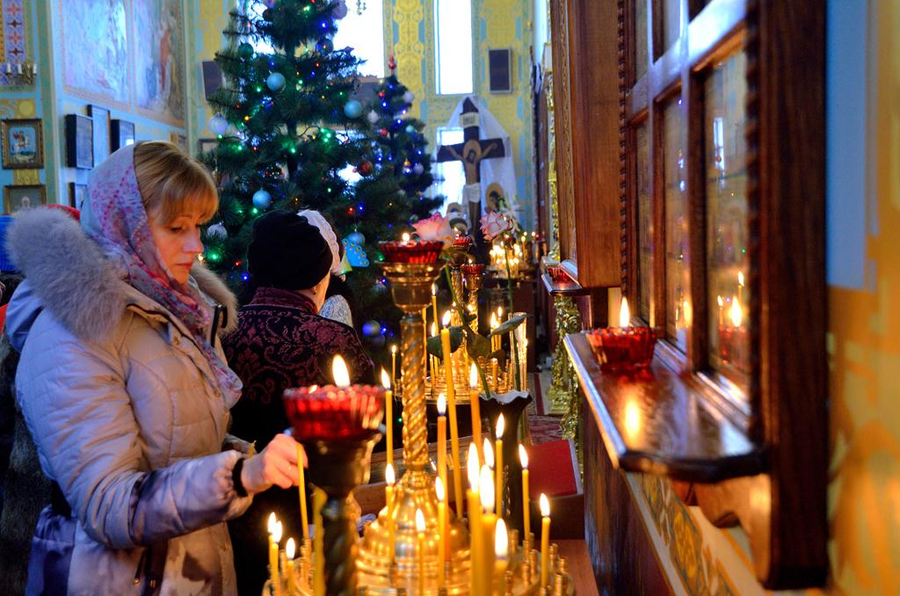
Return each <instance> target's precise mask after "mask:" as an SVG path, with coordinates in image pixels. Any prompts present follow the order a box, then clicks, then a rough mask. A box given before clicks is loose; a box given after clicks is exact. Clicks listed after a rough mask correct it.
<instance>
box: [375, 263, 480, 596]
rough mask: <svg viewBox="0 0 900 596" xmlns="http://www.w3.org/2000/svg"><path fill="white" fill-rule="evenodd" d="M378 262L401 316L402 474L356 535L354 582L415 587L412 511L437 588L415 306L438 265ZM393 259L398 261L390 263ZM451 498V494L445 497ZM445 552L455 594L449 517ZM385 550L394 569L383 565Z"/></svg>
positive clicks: (458, 585) (388, 589)
mask: <svg viewBox="0 0 900 596" xmlns="http://www.w3.org/2000/svg"><path fill="white" fill-rule="evenodd" d="M384 252H385V254H386V257H388V258H390V257H392V256H394V257H395V258H394V259H393V260H391V261H389V262H383V263H379V265H380V266H381V267H382V269H383V270H384V272H385V276H386V277H387V278H388V281H389V282H390V284H391V292H392V295H393V298H394V303H395V304H396V305H397V306H398V307H399V308H400V309H401V310H403V312H404V313H406V314H405V316H404V317H403V319H402V320H401V322H400V337H401V355H402V365H401V370H402V375H401V378H402V381H401V382H402V384H403V459H404V462H403V463H404V466H405V467H406V473H405V474H404V476H403V477H402V478H401V479H400V482H399V483H398V486H397V489H395V490H396V494H395V505H394V507H393V508H392V510H391V511H389V510H388V509H387V508H385V509H384V510H382V512H381V513H380V515H379V516H378V519H377V520H376V521H375V522H373V523H372V524H371V525H370V526H369V527H368V528H367V529H366V533H365V536H364V537H363V543H362V549H361V552H360V557H359V570H360V574H361V581H362V583H363V584H365V585H366V586H368V588H369V589H370V590H373V591H375V592H378V591H383V592H384V593H393V590H394V589H395V588H400V587H407V588H410V587H412V586H415V585H416V584H415V583H414V582H415V580H416V579H417V576H418V566H417V553H416V542H417V530H416V524H415V517H416V510H417V509H421V511H422V513H423V514H424V516H425V525H426V532H425V533H426V536H427V539H426V543H425V575H426V578H425V585H426V586H427V587H428V589H429V590H433V591H435V592H436V591H437V589H436V588H437V576H438V565H439V563H440V562H439V561H438V540H437V536H438V516H437V497H436V495H435V490H434V478H433V477H432V476H431V474H430V471H429V458H428V440H427V434H426V433H427V427H426V422H427V420H426V404H425V346H424V344H423V343H422V338H423V332H424V329H423V325H424V322H423V321H422V309H423V308H424V307H425V306H427V305H428V304H429V302H430V301H431V284H432V283H433V282H434V281H435V280H436V279H437V278H438V275H439V274H440V270H441V267H442V266H443V263H441V262H438V261H437V255H438V254H439V252H440V250H439V249H438V252H437V253H435V255H434V257H435V258H434V259H431V260H430V262H426V261H428V259H422V260H420V262H414V263H410V262H399V261H400V260H401V258H402V255H395V254H389V253H388V251H384ZM398 257H399V258H398ZM451 494H452V493H451ZM389 516H390V518H392V519H393V523H394V532H395V540H394V543H393V544H391V543H390V539H389V535H388V523H389ZM449 517H450V523H449V524H448V532H449V539H448V543H449V545H448V548H447V552H448V553H449V554H450V561H449V564H448V565H447V569H448V573H447V579H446V589H447V592H448V593H463V592H465V591H466V589H467V588H468V585H469V536H468V531H467V530H466V527H465V526H464V525H463V524H462V523H461V522H460V521H459V520H458V519H456V517H455V516H454V515H453V514H452V512H451V513H450V514H449ZM392 550H393V552H394V555H395V564H394V566H393V567H392V566H391V565H390V554H391V551H392Z"/></svg>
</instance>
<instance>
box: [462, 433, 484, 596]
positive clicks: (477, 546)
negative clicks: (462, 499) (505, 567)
mask: <svg viewBox="0 0 900 596" xmlns="http://www.w3.org/2000/svg"><path fill="white" fill-rule="evenodd" d="M467 464H468V466H467V467H468V471H469V490H467V491H466V500H467V505H468V516H469V540H470V545H469V549H470V551H471V553H470V555H469V559H470V560H471V568H472V572H471V573H470V574H469V593H470V594H479V593H480V592H478V588H479V586H480V584H479V582H478V561H479V560H480V556H481V539H482V536H481V499H480V498H479V495H478V484H479V482H480V479H479V465H478V450H477V449H475V443H470V444H469V457H468V462H467Z"/></svg>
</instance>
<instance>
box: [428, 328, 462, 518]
mask: <svg viewBox="0 0 900 596" xmlns="http://www.w3.org/2000/svg"><path fill="white" fill-rule="evenodd" d="M449 315H450V313H449V312H448V313H447V314H446V315H445V316H444V318H445V319H446V323H447V324H449V322H450V320H449V319H450V316H449ZM441 351H442V352H443V354H444V364H445V367H446V371H450V372H445V375H446V377H445V378H446V381H447V405H448V406H449V408H450V457H451V458H452V459H453V494H454V496H455V497H456V514H457V515H458V516H459V517H462V506H463V500H462V470H461V468H460V465H459V427H458V426H457V424H456V392H455V391H454V387H453V376H452V374H453V373H452V369H451V368H450V367H449V366H447V365H448V364H449V362H450V330H449V329H447V327H446V326H445V327H444V328H443V329H441ZM433 378H434V377H433Z"/></svg>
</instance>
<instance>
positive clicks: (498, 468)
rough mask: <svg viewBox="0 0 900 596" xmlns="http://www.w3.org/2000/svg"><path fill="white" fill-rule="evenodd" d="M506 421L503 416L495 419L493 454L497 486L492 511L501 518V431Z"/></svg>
mask: <svg viewBox="0 0 900 596" xmlns="http://www.w3.org/2000/svg"><path fill="white" fill-rule="evenodd" d="M505 422H506V421H505V420H504V419H503V414H500V416H499V417H498V418H497V428H496V431H497V440H496V441H495V443H494V452H495V453H496V460H497V466H496V467H495V468H494V477H495V482H496V485H497V489H496V491H495V492H496V493H497V504H496V506H495V507H494V510H495V511H496V512H497V515H498V516H499V517H503V431H505V430H506V423H505Z"/></svg>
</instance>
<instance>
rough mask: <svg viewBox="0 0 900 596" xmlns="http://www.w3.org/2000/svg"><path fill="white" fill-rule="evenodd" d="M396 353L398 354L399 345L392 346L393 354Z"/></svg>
mask: <svg viewBox="0 0 900 596" xmlns="http://www.w3.org/2000/svg"><path fill="white" fill-rule="evenodd" d="M396 353H397V344H394V345H392V346H391V354H396Z"/></svg>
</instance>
